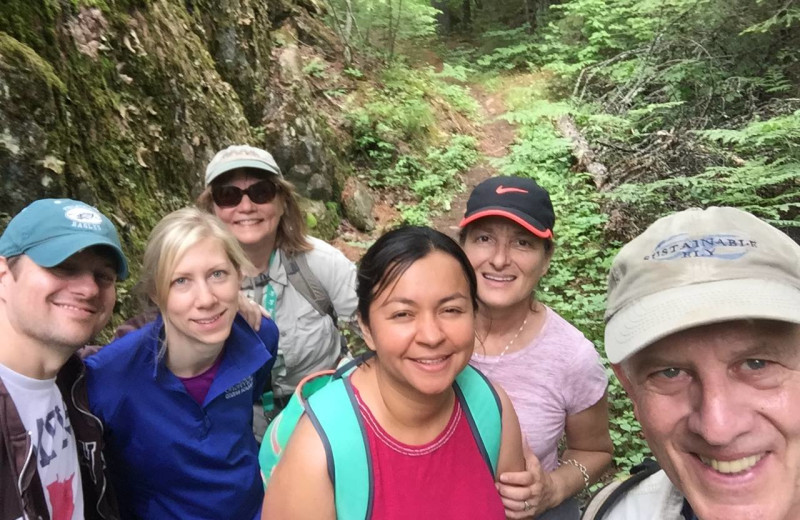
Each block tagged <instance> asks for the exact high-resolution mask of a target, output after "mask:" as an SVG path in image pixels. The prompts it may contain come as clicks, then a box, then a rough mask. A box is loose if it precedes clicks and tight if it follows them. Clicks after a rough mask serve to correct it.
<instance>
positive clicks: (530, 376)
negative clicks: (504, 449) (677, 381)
mask: <svg viewBox="0 0 800 520" xmlns="http://www.w3.org/2000/svg"><path fill="white" fill-rule="evenodd" d="M545 308H546V309H547V316H546V318H545V323H544V326H543V327H542V330H541V332H540V333H539V335H538V336H537V337H536V338H534V340H533V341H532V342H531V343H530V344H528V345H526V346H525V347H524V348H522V349H521V350H518V351H516V352H511V353H507V354H506V355H505V356H502V357H501V356H484V355H482V354H481V351H480V349H481V347H480V344H477V345H476V347H475V353H474V354H473V355H472V360H471V361H470V363H471V364H472V366H474V367H476V368H477V369H478V370H480V371H481V372H483V373H484V374H485V375H486V376H487V377H488V378H489V379H490V380H492V381H494V382H497V383H498V384H500V386H502V387H503V389H504V390H505V391H506V392H507V393H508V396H509V397H510V398H511V402H512V404H513V405H514V410H516V412H517V415H518V416H519V423H520V426H521V427H522V432H523V434H524V435H525V437H526V439H527V441H528V445H529V446H530V448H531V449H532V450H533V452H534V453H535V454H536V456H537V457H538V458H539V461H540V462H541V464H542V468H544V469H545V470H546V471H553V470H554V469H556V467H558V442H559V441H560V440H561V437H562V436H563V435H564V425H565V421H566V418H567V416H568V415H574V414H576V413H578V412H582V411H583V410H585V409H587V408H589V407H590V406H592V405H593V404H595V403H597V401H599V400H600V398H601V397H603V392H605V390H606V386H607V385H608V377H607V376H606V372H605V369H604V368H603V365H602V364H601V362H600V356H599V355H598V354H597V351H596V350H595V348H594V345H592V343H591V342H590V341H589V340H587V339H586V337H585V336H584V335H583V334H582V333H581V332H580V331H579V330H578V329H576V328H575V327H573V326H572V325H570V324H569V323H568V322H567V321H566V320H565V319H564V318H562V317H561V316H559V315H558V314H556V313H555V311H553V310H552V309H550V308H549V307H545Z"/></svg>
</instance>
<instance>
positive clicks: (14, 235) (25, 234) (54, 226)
mask: <svg viewBox="0 0 800 520" xmlns="http://www.w3.org/2000/svg"><path fill="white" fill-rule="evenodd" d="M92 246H107V247H108V248H109V250H110V251H113V253H114V257H115V258H116V260H117V278H118V279H120V280H124V279H125V278H127V277H128V261H127V260H126V259H125V254H124V253H123V252H122V245H121V244H120V242H119V236H118V235H117V230H116V228H115V227H114V224H112V223H111V221H110V220H108V218H107V217H106V216H105V215H103V214H102V213H100V212H99V211H97V209H96V208H93V207H92V206H89V205H88V204H85V203H83V202H80V201H77V200H71V199H41V200H37V201H35V202H32V203H31V204H29V205H28V206H27V207H25V208H24V209H23V210H22V211H20V212H19V213H18V214H17V215H16V216H15V217H14V218H13V219H11V222H9V223H8V226H7V227H6V230H5V231H4V232H3V235H2V236H0V256H4V257H6V258H10V257H12V256H17V255H23V254H24V255H27V256H28V258H30V259H31V260H33V261H34V262H35V263H36V264H38V265H40V266H42V267H55V266H57V265H58V264H60V263H61V262H63V261H64V260H66V259H67V258H69V257H70V256H72V255H74V254H75V253H78V252H79V251H82V250H84V249H86V248H87V247H92Z"/></svg>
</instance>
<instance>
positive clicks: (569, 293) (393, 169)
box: [352, 0, 800, 472]
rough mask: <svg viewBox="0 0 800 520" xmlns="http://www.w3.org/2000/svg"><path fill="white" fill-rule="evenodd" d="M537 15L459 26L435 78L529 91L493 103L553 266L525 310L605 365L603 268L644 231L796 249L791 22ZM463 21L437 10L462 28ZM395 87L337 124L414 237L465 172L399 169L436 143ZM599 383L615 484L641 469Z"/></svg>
mask: <svg viewBox="0 0 800 520" xmlns="http://www.w3.org/2000/svg"><path fill="white" fill-rule="evenodd" d="M551 3H552V2H549V1H537V0H523V1H522V2H520V1H518V0H500V1H499V2H497V3H495V4H493V6H492V9H486V10H483V11H480V10H478V11H473V12H472V16H473V19H472V20H471V22H472V27H473V32H471V33H470V34H469V36H470V38H469V40H468V42H467V44H466V45H461V46H454V45H452V44H451V45H450V49H449V50H448V51H447V55H446V58H445V60H446V62H447V63H445V65H444V68H445V70H448V69H449V70H451V71H458V73H459V75H460V79H465V78H467V77H469V78H470V79H471V80H472V81H476V80H483V81H484V84H485V85H486V87H487V88H492V86H493V85H495V84H496V83H497V81H496V79H495V78H497V76H498V75H501V74H505V75H508V74H513V75H516V76H517V77H527V78H530V80H529V81H528V82H527V84H524V83H525V82H523V85H522V86H521V87H520V88H517V89H514V90H512V91H511V92H510V93H509V95H508V97H507V101H508V103H509V105H510V108H511V112H510V113H509V114H508V119H509V121H510V122H512V123H514V124H515V125H516V127H517V142H516V144H515V145H514V146H513V148H512V150H511V153H510V155H509V156H508V157H507V158H506V159H505V160H503V161H501V162H500V163H499V164H498V167H499V169H500V171H501V172H502V173H508V174H514V175H524V176H529V177H532V178H534V179H536V180H537V181H538V182H540V183H541V184H542V185H544V186H545V187H546V188H547V189H548V190H550V192H551V195H552V197H553V201H554V203H555V205H556V208H557V215H558V223H557V228H556V235H557V253H556V257H555V260H554V262H553V264H552V267H551V271H550V273H549V274H548V276H547V278H546V279H545V280H544V282H543V287H542V289H541V294H540V297H541V298H542V300H544V301H545V302H547V303H548V304H550V305H552V306H553V307H554V308H555V309H556V310H557V311H558V312H560V313H561V314H563V315H564V316H565V317H566V318H567V319H569V320H570V321H571V322H572V323H574V324H575V325H576V326H578V328H580V329H581V330H582V331H583V332H584V333H585V334H586V335H587V336H588V337H589V338H590V339H591V340H592V341H594V342H595V344H596V345H597V347H598V350H599V351H600V352H601V353H602V351H603V349H602V339H603V310H604V305H605V278H606V274H607V271H608V267H609V265H610V263H611V260H612V259H613V256H614V255H615V253H616V251H617V249H618V248H619V247H620V245H621V244H622V243H623V242H624V241H626V240H628V239H630V238H631V237H633V236H635V235H637V234H638V233H639V232H641V231H642V230H643V229H644V227H646V226H647V225H648V224H649V223H651V222H652V221H653V220H655V219H656V218H658V217H659V216H662V215H664V214H667V213H669V212H671V211H674V210H679V209H683V208H686V207H690V206H702V207H705V206H710V205H731V206H736V207H740V208H743V209H745V210H747V211H750V212H752V213H755V214H757V215H759V216H761V217H763V218H765V219H767V220H769V221H771V222H772V223H774V224H776V225H778V226H779V227H782V228H784V229H786V230H787V231H788V232H790V234H794V236H800V219H798V215H799V214H800V174H798V172H800V148H799V147H798V143H800V61H799V60H800V57H799V55H798V54H797V52H796V49H797V48H798V46H799V45H800V6H798V5H797V3H796V2H795V1H792V0H789V1H787V0H758V1H755V2H754V1H751V0H733V1H723V0H570V1H564V2H561V3H556V4H555V5H551ZM466 4H469V2H466V3H464V2H450V3H443V4H436V5H438V6H440V7H442V8H443V9H444V10H445V11H448V10H449V11H451V13H450V14H452V12H455V11H456V10H457V9H461V10H462V11H461V13H462V14H465V13H466V9H467V5H466ZM385 5H389V4H385ZM397 5H400V4H397ZM407 5H411V4H410V3H409V4H407ZM476 5H478V6H480V5H481V3H480V2H478V3H477V4H476ZM445 14H447V13H445ZM520 15H523V16H520ZM520 21H522V22H524V23H523V24H522V25H515V24H518V23H519V22H520ZM523 75H525V76H523ZM409 77H413V75H410V74H403V75H402V77H400V78H397V79H400V84H402V85H403V86H399V84H398V85H395V86H394V87H393V89H394V90H392V91H391V93H389V94H387V95H384V96H382V97H381V96H377V97H373V98H371V99H372V101H371V102H370V103H367V104H364V105H363V108H362V109H360V110H358V111H356V112H355V113H354V114H353V116H352V121H353V126H354V128H355V130H356V142H357V143H358V148H359V150H360V152H359V153H361V154H362V156H369V158H370V160H372V161H373V162H372V164H374V165H376V167H373V168H372V170H371V171H372V174H371V175H370V179H371V180H370V182H371V184H372V185H373V186H376V187H394V188H397V187H412V193H413V192H416V194H417V195H416V200H418V201H423V204H422V205H417V204H410V205H408V204H406V205H405V206H403V207H404V208H405V214H404V215H405V217H406V220H407V221H409V222H415V223H418V222H423V221H425V220H426V218H427V216H428V215H430V210H431V209H435V208H442V209H446V207H447V202H446V201H447V198H448V196H449V194H450V193H451V192H452V191H453V190H454V189H456V188H457V184H458V183H457V181H456V179H457V173H458V171H463V170H464V169H466V168H467V167H468V166H469V165H470V164H471V162H474V161H475V160H476V159H475V157H476V156H474V155H473V154H474V148H473V149H471V148H470V146H469V145H468V143H469V141H468V138H466V137H463V136H454V137H452V141H451V143H450V144H446V145H445V146H442V145H441V141H442V140H441V138H440V139H439V140H438V141H439V142H438V146H439V148H436V147H435V146H434V147H433V148H430V149H428V148H423V149H420V151H418V152H416V153H412V154H407V153H399V150H404V147H405V145H402V144H399V143H400V141H405V142H412V143H413V142H415V141H417V140H416V138H415V137H414V136H413V135H410V134H414V135H419V134H420V132H419V129H422V128H425V129H430V128H432V126H431V125H434V126H435V124H434V118H432V117H431V116H432V114H431V113H428V112H426V111H425V109H423V108H422V107H423V106H425V105H429V103H428V101H429V100H425V99H424V98H425V96H426V95H427V94H426V95H422V96H421V97H420V96H417V97H413V96H412V97H410V96H409V94H410V93H411V92H415V91H416V92H419V91H418V90H416V89H415V88H414V87H412V86H411V85H413V84H414V82H415V81H417V80H416V79H408V78H409ZM429 77H430V76H429ZM425 91H427V92H431V89H430V88H428V89H425ZM379 108H380V109H379ZM565 115H568V116H570V117H571V118H572V119H573V120H574V121H575V122H576V123H577V127H578V128H579V130H580V132H581V134H582V136H583V137H585V139H586V142H587V143H588V144H589V146H590V147H591V148H592V150H593V151H594V153H595V154H596V158H597V161H599V162H600V163H602V164H603V165H604V166H605V167H606V172H607V173H606V174H605V176H604V178H602V179H597V178H595V177H591V176H589V175H588V174H586V173H583V172H582V167H583V166H582V165H579V164H576V160H575V157H574V155H575V153H574V150H573V149H572V146H571V143H570V142H569V141H568V140H566V139H564V138H563V137H562V136H561V135H559V133H558V132H557V130H556V128H555V122H556V121H557V120H558V119H559V118H560V117H562V116H565ZM409 130H411V132H410V133H409ZM403 132H405V134H406V135H402V134H403ZM417 142H419V141H417ZM428 146H430V145H428ZM412 149H413V146H412ZM425 150H427V151H425ZM431 151H432V152H434V153H433V155H430V152H431ZM598 185H599V189H598V187H597V186H598ZM609 375H610V376H611V385H610V388H609V403H610V408H611V422H612V438H613V440H614V444H615V446H616V449H617V452H616V456H615V462H616V465H617V469H618V471H621V472H624V471H627V470H628V469H629V468H630V467H631V466H632V465H634V464H636V463H637V462H638V461H640V460H641V458H642V457H643V456H644V455H646V454H647V453H648V451H647V448H646V444H645V442H644V440H643V438H642V437H641V432H640V427H639V425H638V423H637V422H636V420H635V418H634V416H633V412H632V408H631V405H630V403H629V401H628V400H627V397H626V396H625V395H624V392H623V391H622V389H621V388H620V386H619V383H618V382H617V381H616V379H615V378H614V377H613V374H612V373H611V372H610V371H609Z"/></svg>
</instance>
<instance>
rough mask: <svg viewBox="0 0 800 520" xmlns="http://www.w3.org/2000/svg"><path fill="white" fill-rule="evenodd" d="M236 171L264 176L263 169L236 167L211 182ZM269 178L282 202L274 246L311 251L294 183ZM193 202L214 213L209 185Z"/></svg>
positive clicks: (272, 177)
mask: <svg viewBox="0 0 800 520" xmlns="http://www.w3.org/2000/svg"><path fill="white" fill-rule="evenodd" d="M237 172H245V173H247V174H248V175H252V176H253V177H259V178H266V177H265V175H264V171H263V170H258V169H255V168H238V169H235V170H231V171H230V172H226V173H225V174H224V175H222V176H220V177H218V178H216V179H214V180H213V181H212V182H211V184H213V185H217V184H221V183H222V182H225V181H227V180H228V179H230V178H231V177H232V176H233V175H235V174H236V173H237ZM269 180H270V181H272V182H274V183H275V184H277V186H278V194H277V195H276V197H279V198H280V201H281V202H282V203H283V216H282V217H281V220H280V222H279V223H278V229H277V231H276V233H275V248H276V249H280V250H281V251H283V252H284V253H287V254H290V255H291V254H296V253H304V252H306V251H311V250H312V249H313V248H314V247H313V246H312V245H311V242H309V241H308V239H307V238H306V232H307V231H306V219H305V217H304V216H303V212H302V211H301V210H300V204H299V202H298V201H297V198H298V195H297V191H296V190H295V188H294V185H293V184H292V183H291V182H289V181H287V180H286V179H281V178H278V177H275V176H269ZM195 204H196V205H197V207H198V208H200V209H202V210H203V211H205V212H208V213H211V214H212V215H213V214H214V200H213V199H212V198H211V185H209V186H206V189H204V190H203V192H202V193H201V194H200V195H199V196H198V197H197V200H196V201H195Z"/></svg>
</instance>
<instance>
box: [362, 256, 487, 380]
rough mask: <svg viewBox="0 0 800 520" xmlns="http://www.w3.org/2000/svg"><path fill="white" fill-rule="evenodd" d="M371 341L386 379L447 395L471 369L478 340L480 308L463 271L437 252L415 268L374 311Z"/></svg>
mask: <svg viewBox="0 0 800 520" xmlns="http://www.w3.org/2000/svg"><path fill="white" fill-rule="evenodd" d="M361 325H362V329H363V330H364V333H365V334H364V335H365V340H366V342H367V345H368V346H369V347H370V349H372V350H375V351H376V352H377V358H378V362H379V366H380V371H381V373H382V374H385V375H386V376H387V380H389V381H391V382H392V383H393V384H395V385H397V386H398V387H399V388H401V389H404V390H405V391H406V392H409V391H410V392H412V393H417V394H424V395H438V394H441V393H443V392H445V391H447V390H448V389H449V388H450V386H451V385H452V384H453V381H454V380H455V377H456V375H458V373H459V372H461V370H462V369H463V368H464V367H465V366H466V365H467V362H468V361H469V358H470V356H471V355H472V346H473V341H474V334H475V329H474V309H473V307H472V302H471V300H470V292H469V284H468V282H467V278H466V277H465V275H464V272H463V269H462V266H461V265H460V264H459V262H458V261H457V260H456V259H455V258H453V257H452V256H450V255H449V254H446V253H443V252H441V251H433V252H431V253H430V254H428V255H427V256H425V257H423V258H421V259H419V260H417V261H416V262H414V263H413V264H411V265H410V266H409V267H408V269H407V270H406V271H405V272H404V273H403V274H402V275H400V277H399V278H398V279H397V281H396V282H395V283H393V284H390V285H389V286H388V287H386V288H384V289H383V291H382V292H381V293H380V294H378V295H377V296H376V297H375V298H374V300H373V301H372V303H371V304H370V307H369V326H367V325H366V324H364V323H363V322H362V323H361Z"/></svg>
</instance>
